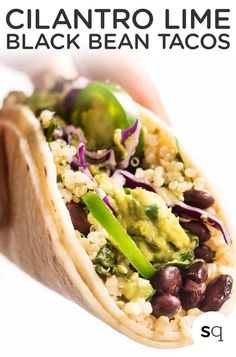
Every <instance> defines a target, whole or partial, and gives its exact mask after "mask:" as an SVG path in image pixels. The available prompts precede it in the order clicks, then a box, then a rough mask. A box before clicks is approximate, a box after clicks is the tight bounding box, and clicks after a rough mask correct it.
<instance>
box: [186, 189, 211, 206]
mask: <svg viewBox="0 0 236 357" xmlns="http://www.w3.org/2000/svg"><path fill="white" fill-rule="evenodd" d="M184 202H185V203H187V204H188V205H190V206H194V207H198V208H202V209H206V208H208V207H210V206H212V205H213V204H214V202H215V200H214V198H213V197H212V196H211V195H210V194H209V193H208V192H206V191H200V190H188V191H185V193H184Z"/></svg>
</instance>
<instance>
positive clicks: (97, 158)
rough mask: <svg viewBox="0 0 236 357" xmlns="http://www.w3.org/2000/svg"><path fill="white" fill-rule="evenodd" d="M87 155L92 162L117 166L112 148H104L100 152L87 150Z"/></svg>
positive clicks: (102, 165) (103, 165) (104, 165)
mask: <svg viewBox="0 0 236 357" xmlns="http://www.w3.org/2000/svg"><path fill="white" fill-rule="evenodd" d="M85 156H86V159H87V161H88V162H89V163H90V164H94V165H100V166H101V167H106V166H109V167H115V166H116V159H115V154H114V151H113V150H112V149H109V150H102V151H101V152H100V153H97V152H95V151H88V150H86V151H85Z"/></svg>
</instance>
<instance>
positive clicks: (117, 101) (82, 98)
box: [71, 81, 144, 158]
mask: <svg viewBox="0 0 236 357" xmlns="http://www.w3.org/2000/svg"><path fill="white" fill-rule="evenodd" d="M136 120H137V111H136V108H135V103H134V102H133V100H132V98H131V97H130V96H129V94H128V93H127V92H125V91H124V90H123V89H122V88H121V87H120V86H118V85H116V84H114V83H111V82H99V81H93V82H90V83H89V84H88V85H87V86H86V87H85V88H84V89H82V90H81V91H80V92H79V93H78V95H76V96H75V98H74V100H73V105H72V108H71V121H72V123H73V124H74V125H75V126H76V127H77V126H80V127H81V128H82V129H83V131H84V133H85V137H86V139H87V140H88V145H87V146H88V149H89V150H98V149H108V148H110V147H111V146H112V144H113V134H114V131H115V129H117V128H119V129H126V128H128V127H130V126H132V125H133V124H134V122H135V121H136ZM143 143H144V133H143V130H142V129H141V132H140V135H139V144H138V146H137V148H136V152H135V154H134V156H137V157H139V158H140V157H141V156H142V153H143Z"/></svg>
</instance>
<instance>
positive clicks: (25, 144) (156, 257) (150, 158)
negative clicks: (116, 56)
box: [0, 81, 235, 348]
mask: <svg viewBox="0 0 236 357" xmlns="http://www.w3.org/2000/svg"><path fill="white" fill-rule="evenodd" d="M55 89H56V88H55ZM55 89H54V90H49V91H41V90H35V91H34V93H33V94H32V95H31V96H28V97H27V96H26V95H24V94H23V93H20V92H11V93H10V94H9V95H8V96H7V98H6V99H5V102H4V105H3V109H2V111H1V114H0V158H1V160H0V165H1V170H0V179H1V186H0V187H1V188H0V197H1V212H0V213H1V215H0V227H1V230H0V232H1V237H0V250H1V251H2V253H3V254H5V255H6V256H7V257H8V258H9V259H10V260H12V261H13V262H15V263H16V264H17V265H18V266H19V267H21V268H22V269H23V270H24V271H26V272H27V273H28V274H30V275H31V276H33V277H34V278H35V279H37V280H38V281H40V282H42V283H43V284H45V285H46V286H48V287H49V288H51V289H54V290H56V291H58V292H59V293H61V294H63V295H64V296H65V297H67V298H69V299H71V300H73V301H75V302H76V303H78V304H80V305H81V306H83V307H84V308H86V309H87V310H88V311H89V312H90V313H92V314H94V315H95V316H97V317H99V318H100V319H102V320H103V321H105V322H106V323H108V324H109V325H111V326H112V327H113V328H115V329H116V330H118V331H120V332H121V333H123V334H125V335H127V336H128V337H130V338H132V339H133V340H136V341H138V342H140V343H143V344H146V345H149V346H153V347H157V348H163V347H179V346H184V345H186V344H189V343H191V326H192V324H193V322H194V319H195V318H196V317H197V316H198V315H200V314H202V313H204V312H207V311H221V312H223V313H227V312H228V311H230V309H231V306H232V301H233V299H234V292H233V287H234V283H233V280H234V279H235V258H234V249H235V246H234V240H233V239H232V232H229V226H228V223H227V222H226V221H227V220H226V217H225V214H224V213H223V211H222V207H221V205H220V200H219V199H217V198H216V195H215V194H214V193H213V191H212V189H211V188H210V186H209V184H208V183H207V181H206V179H205V177H204V176H203V175H202V173H201V172H200V171H199V169H198V168H197V167H196V166H195V165H194V164H193V163H192V162H191V161H190V159H189V158H188V156H187V155H186V153H185V152H184V151H183V150H182V148H181V147H180V146H179V143H178V141H177V139H176V138H175V137H174V135H173V133H172V131H171V129H170V128H169V127H168V126H167V125H166V124H165V123H164V122H163V121H162V120H160V119H159V118H157V117H156V116H155V115H153V114H152V113H151V112H150V111H148V110H147V109H145V108H143V107H141V106H140V105H138V104H137V103H134V102H133V101H132V99H131V97H130V96H129V95H128V94H127V93H126V92H125V91H124V90H123V89H122V88H120V87H119V86H117V85H115V84H113V83H110V82H104V83H103V82H98V81H96V82H89V83H88V84H87V85H86V86H85V87H83V88H78V87H76V86H73V85H72V87H71V88H69V89H68V87H67V88H60V91H58V90H55Z"/></svg>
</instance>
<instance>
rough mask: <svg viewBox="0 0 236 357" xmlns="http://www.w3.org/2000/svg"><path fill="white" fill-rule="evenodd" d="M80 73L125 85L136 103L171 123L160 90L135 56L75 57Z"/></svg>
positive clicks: (85, 55)
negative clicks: (158, 90) (133, 57)
mask: <svg viewBox="0 0 236 357" xmlns="http://www.w3.org/2000/svg"><path fill="white" fill-rule="evenodd" d="M73 58H74V61H75V64H76V67H77V69H78V72H79V73H80V74H81V75H83V76H85V77H88V78H90V79H95V80H106V79H110V80H112V81H113V82H116V83H117V84H119V85H121V86H122V87H123V88H124V89H125V90H126V91H127V92H128V93H130V94H131V95H132V97H133V99H134V100H135V101H137V102H138V103H139V104H141V105H143V106H145V107H146V108H148V109H150V110H151V111H153V112H154V113H155V114H157V115H158V116H159V117H160V118H162V119H163V120H165V121H166V122H167V123H170V120H169V118H168V116H167V114H166V111H165V109H164V106H163V104H162V101H161V99H160V96H159V94H158V92H157V89H156V87H155V85H154V83H153V81H152V80H151V79H150V77H149V75H147V73H146V71H145V69H144V68H143V67H142V66H141V64H139V63H138V62H137V60H134V59H132V58H131V57H128V56H125V57H121V56H118V55H109V56H108V55H107V53H105V54H100V55H99V56H98V55H88V54H84V55H81V56H77V55H74V56H73Z"/></svg>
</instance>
